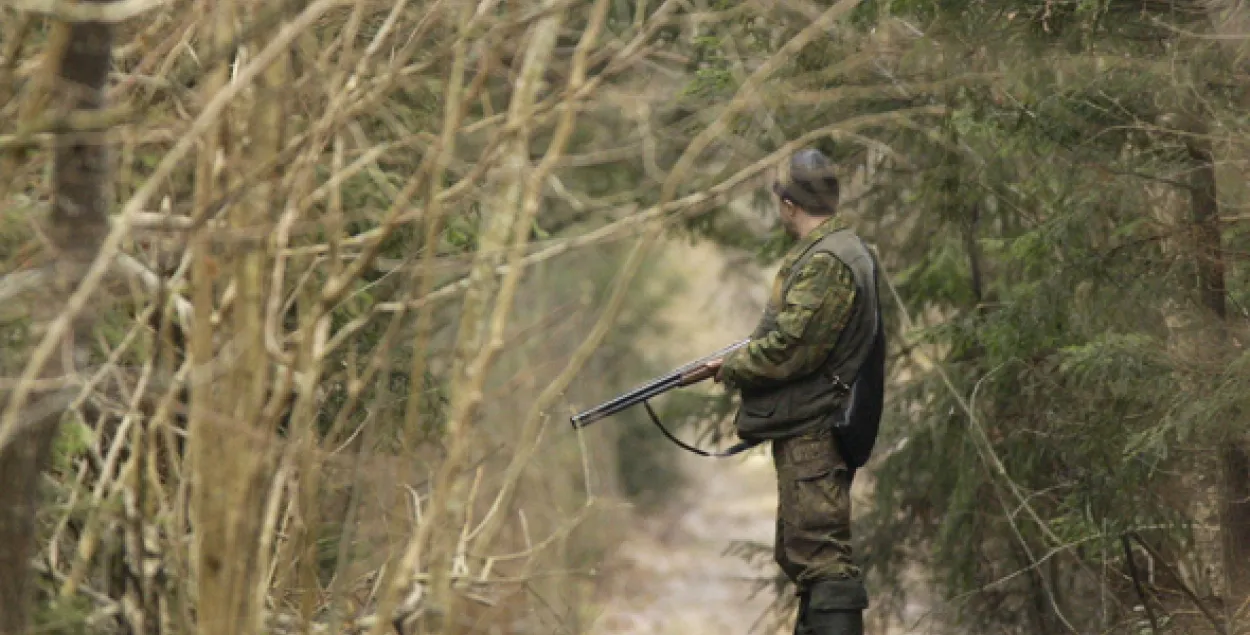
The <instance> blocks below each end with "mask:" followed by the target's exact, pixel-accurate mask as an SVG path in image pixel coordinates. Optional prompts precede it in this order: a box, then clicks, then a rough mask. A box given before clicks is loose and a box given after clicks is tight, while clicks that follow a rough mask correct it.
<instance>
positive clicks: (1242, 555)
mask: <svg viewBox="0 0 1250 635" xmlns="http://www.w3.org/2000/svg"><path fill="white" fill-rule="evenodd" d="M1202 132H1205V130H1204V131H1202ZM1193 139H1194V140H1192V141H1190V142H1189V144H1188V150H1189V156H1190V158H1192V159H1193V161H1194V168H1195V169H1194V171H1193V176H1192V177H1191V184H1190V187H1191V204H1192V205H1191V210H1192V212H1191V213H1192V217H1191V221H1192V222H1193V226H1194V234H1193V235H1194V248H1195V254H1194V255H1195V260H1196V262H1195V264H1196V268H1197V271H1198V285H1199V296H1200V298H1201V300H1202V306H1203V307H1204V308H1206V309H1207V310H1208V311H1209V312H1210V314H1211V315H1212V316H1213V317H1214V318H1215V337H1214V338H1213V340H1214V341H1213V346H1214V347H1215V350H1227V348H1228V337H1227V333H1226V332H1225V329H1224V321H1225V320H1226V319H1227V305H1226V300H1225V296H1226V293H1227V292H1226V288H1225V280H1224V254H1223V245H1222V244H1221V238H1220V226H1219V203H1218V199H1217V197H1216V195H1217V193H1218V190H1217V186H1216V180H1215V159H1214V156H1213V154H1212V152H1211V148H1210V143H1209V142H1208V141H1206V140H1205V139H1204V138H1203V137H1202V136H1195V137H1193ZM1226 428H1227V429H1226V430H1221V435H1220V437H1221V438H1220V440H1219V451H1218V454H1217V456H1218V460H1219V481H1220V484H1219V523H1220V542H1221V548H1222V551H1223V554H1222V556H1223V557H1222V558H1221V561H1222V564H1223V570H1224V571H1223V574H1224V595H1225V597H1224V605H1225V607H1226V614H1227V619H1228V620H1229V627H1228V632H1229V633H1230V634H1235V633H1239V632H1241V631H1242V630H1244V629H1239V628H1238V626H1237V622H1238V620H1237V619H1236V616H1237V614H1238V612H1239V611H1240V612H1242V613H1244V612H1245V609H1244V608H1243V607H1244V606H1245V605H1246V604H1247V601H1248V600H1250V457H1247V453H1246V444H1245V438H1244V436H1245V435H1244V434H1242V433H1240V431H1239V428H1240V426H1238V425H1228V426H1226ZM1241 621H1244V619H1242V620H1241Z"/></svg>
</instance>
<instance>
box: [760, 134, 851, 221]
mask: <svg viewBox="0 0 1250 635" xmlns="http://www.w3.org/2000/svg"><path fill="white" fill-rule="evenodd" d="M773 192H774V193H776V194H777V196H780V197H781V198H783V199H786V200H788V201H790V202H792V203H794V204H795V205H798V206H799V207H801V208H803V211H805V212H807V213H809V214H813V215H816V216H828V215H830V214H833V213H834V211H836V210H837V207H838V177H836V176H834V173H833V163H832V162H831V161H829V158H828V157H826V156H825V155H824V154H822V153H821V152H820V150H815V149H810V148H809V149H804V150H799V151H798V152H795V153H794V154H793V155H791V156H790V161H789V162H788V163H787V164H786V165H785V166H783V168H782V170H781V173H780V174H778V178H777V182H776V183H775V184H774V185H773Z"/></svg>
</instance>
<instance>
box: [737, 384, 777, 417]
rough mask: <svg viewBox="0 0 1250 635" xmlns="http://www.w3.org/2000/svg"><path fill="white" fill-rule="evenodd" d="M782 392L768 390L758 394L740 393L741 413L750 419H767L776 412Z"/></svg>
mask: <svg viewBox="0 0 1250 635" xmlns="http://www.w3.org/2000/svg"><path fill="white" fill-rule="evenodd" d="M784 396H785V393H784V391H781V390H769V391H765V392H758V393H747V392H743V393H742V413H743V414H745V415H747V416H748V417H750V418H752V419H767V418H769V417H771V416H773V415H774V414H776V412H777V406H778V404H780V403H781V398H782V397H784Z"/></svg>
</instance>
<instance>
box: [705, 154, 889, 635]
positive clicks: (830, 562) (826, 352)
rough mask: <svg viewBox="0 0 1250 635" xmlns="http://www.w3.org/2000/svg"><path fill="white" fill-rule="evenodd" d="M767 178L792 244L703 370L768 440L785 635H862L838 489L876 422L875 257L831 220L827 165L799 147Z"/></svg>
mask: <svg viewBox="0 0 1250 635" xmlns="http://www.w3.org/2000/svg"><path fill="white" fill-rule="evenodd" d="M779 176H780V178H779V179H778V180H777V182H776V184H775V185H774V186H773V191H774V192H775V193H776V194H777V196H778V197H779V199H780V209H779V214H780V220H781V224H782V225H783V226H784V228H785V230H786V232H787V234H789V236H790V237H791V238H792V239H794V240H795V241H796V244H795V245H794V246H793V247H792V248H791V249H790V251H789V252H788V253H787V254H786V256H785V259H784V260H783V261H782V263H781V270H780V271H779V272H778V274H777V277H776V280H775V281H774V284H773V291H772V296H771V298H770V299H769V302H768V306H767V308H766V309H765V311H764V315H763V317H762V319H761V320H760V323H759V326H758V327H757V328H756V329H755V332H754V333H752V335H751V342H750V343H749V344H748V345H747V346H745V347H743V348H740V349H738V350H736V351H734V352H733V353H731V354H729V355H727V356H726V357H725V358H724V359H721V360H717V361H714V362H712V363H710V364H708V367H709V368H708V371H714V372H715V373H716V381H718V382H722V383H724V384H725V385H726V386H728V387H729V388H731V389H736V390H738V391H739V392H740V394H741V396H742V406H741V408H740V409H739V411H738V415H737V418H736V420H735V426H736V428H737V432H738V435H739V437H741V438H742V439H743V440H745V441H771V442H772V452H773V463H774V466H775V468H776V471H777V485H778V510H777V529H776V539H775V558H776V561H777V563H778V565H780V567H781V569H782V571H783V572H784V573H785V575H786V576H787V577H788V578H789V579H790V580H791V581H793V582H794V584H795V586H796V587H797V589H798V591H799V598H800V600H799V610H798V618H797V620H796V624H795V630H794V632H795V634H796V635H862V633H863V610H864V609H865V608H867V606H868V594H867V591H866V590H865V587H864V584H863V581H862V575H861V571H860V569H859V567H858V566H856V564H855V563H854V562H853V560H852V554H851V546H850V540H851V528H850V522H851V499H850V488H851V478H852V476H853V475H854V472H855V469H856V468H858V467H860V466H861V465H862V464H863V461H864V460H866V458H867V453H868V452H870V451H871V446H872V442H873V441H874V440H875V437H876V428H877V421H878V419H879V417H880V414H881V398H882V395H881V393H882V384H883V383H884V382H883V379H884V375H883V369H884V340H883V334H882V329H881V322H880V315H879V305H878V302H877V280H876V269H877V266H876V260H875V258H874V257H873V255H872V253H871V252H870V251H868V249H867V248H866V247H865V246H864V244H863V242H862V241H860V240H859V238H858V237H856V236H855V234H854V233H852V232H851V231H850V229H848V228H847V226H846V224H845V222H844V221H843V220H842V219H840V218H838V217H837V216H836V215H835V212H836V208H837V204H838V181H837V178H835V176H834V175H833V171H832V166H831V164H830V161H829V159H828V158H826V157H825V156H824V155H823V154H821V153H820V152H819V151H816V150H802V151H800V152H797V153H796V154H794V155H793V156H792V157H791V158H790V161H789V162H788V165H787V166H785V167H783V169H782V170H781V174H780V175H779ZM861 370H862V371H863V372H861ZM852 386H853V389H852ZM852 393H853V394H852ZM851 402H854V407H851ZM848 413H849V414H848Z"/></svg>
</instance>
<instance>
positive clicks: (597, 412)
mask: <svg viewBox="0 0 1250 635" xmlns="http://www.w3.org/2000/svg"><path fill="white" fill-rule="evenodd" d="M750 341H751V340H749V339H743V340H739V341H737V342H734V343H733V344H730V345H729V346H726V347H725V348H722V349H721V350H719V351H716V352H715V353H712V354H711V355H707V356H705V357H702V358H700V359H697V360H695V361H693V362H690V363H688V364H685V365H684V366H681V367H680V368H678V369H676V370H674V371H671V372H669V373H668V374H667V375H664V376H662V377H659V378H656V379H653V380H651V381H649V382H647V383H645V384H642V385H641V386H637V387H635V388H634V389H632V390H630V391H628V392H625V393H622V394H621V395H618V396H616V397H613V398H612V399H609V400H608V401H605V402H603V403H601V404H599V405H598V406H595V407H594V408H591V409H589V410H584V411H582V412H579V413H577V414H575V415H573V416H572V417H570V418H569V421H570V422H571V423H572V424H573V427H574V428H584V427H586V426H588V425H590V424H592V423H594V422H596V421H598V420H600V419H603V418H605V417H610V416H612V415H614V414H616V413H618V412H620V411H622V410H626V409H628V408H630V407H632V406H635V405H637V404H640V403H642V402H644V401H646V400H648V399H650V398H652V397H654V396H656V395H659V394H662V393H665V392H668V391H670V390H672V389H673V388H676V387H677V386H679V385H681V380H682V376H683V375H685V374H686V373H687V372H689V371H691V370H694V369H695V368H698V367H699V366H702V365H703V364H706V363H707V362H709V361H711V360H713V359H717V358H719V357H723V356H725V355H727V354H729V353H731V352H733V351H735V350H737V349H739V348H742V347H743V346H746V345H747V343H748V342H750Z"/></svg>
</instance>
